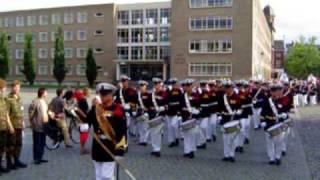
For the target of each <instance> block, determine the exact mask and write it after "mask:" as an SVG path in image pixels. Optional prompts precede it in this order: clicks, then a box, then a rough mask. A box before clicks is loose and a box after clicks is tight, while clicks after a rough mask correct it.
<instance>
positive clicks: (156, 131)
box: [149, 78, 167, 157]
mask: <svg viewBox="0 0 320 180" xmlns="http://www.w3.org/2000/svg"><path fill="white" fill-rule="evenodd" d="M152 82H153V85H154V87H153V90H152V94H151V100H152V103H151V104H152V105H151V108H150V111H149V117H150V121H152V120H155V118H157V117H160V118H164V116H165V110H166V109H165V105H166V104H167V102H166V100H167V94H166V92H165V91H164V90H163V84H162V83H163V81H162V80H161V79H159V78H153V79H152ZM162 131H163V123H160V124H158V125H157V126H155V127H151V128H150V136H151V145H152V152H151V155H152V156H155V157H160V156H161V153H160V151H161V141H162Z"/></svg>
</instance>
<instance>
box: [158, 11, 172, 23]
mask: <svg viewBox="0 0 320 180" xmlns="http://www.w3.org/2000/svg"><path fill="white" fill-rule="evenodd" d="M160 20H161V24H170V23H171V10H170V9H169V8H168V9H161V10H160Z"/></svg>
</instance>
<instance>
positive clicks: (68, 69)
mask: <svg viewBox="0 0 320 180" xmlns="http://www.w3.org/2000/svg"><path fill="white" fill-rule="evenodd" d="M66 70H67V73H66V75H67V76H71V75H72V65H66Z"/></svg>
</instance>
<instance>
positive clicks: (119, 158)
mask: <svg viewBox="0 0 320 180" xmlns="http://www.w3.org/2000/svg"><path fill="white" fill-rule="evenodd" d="M114 159H115V160H117V161H121V160H122V159H123V157H122V156H115V157H114Z"/></svg>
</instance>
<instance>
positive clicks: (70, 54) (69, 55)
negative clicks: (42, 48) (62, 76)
mask: <svg viewBox="0 0 320 180" xmlns="http://www.w3.org/2000/svg"><path fill="white" fill-rule="evenodd" d="M64 57H65V58H66V59H71V58H73V48H65V49H64Z"/></svg>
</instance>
